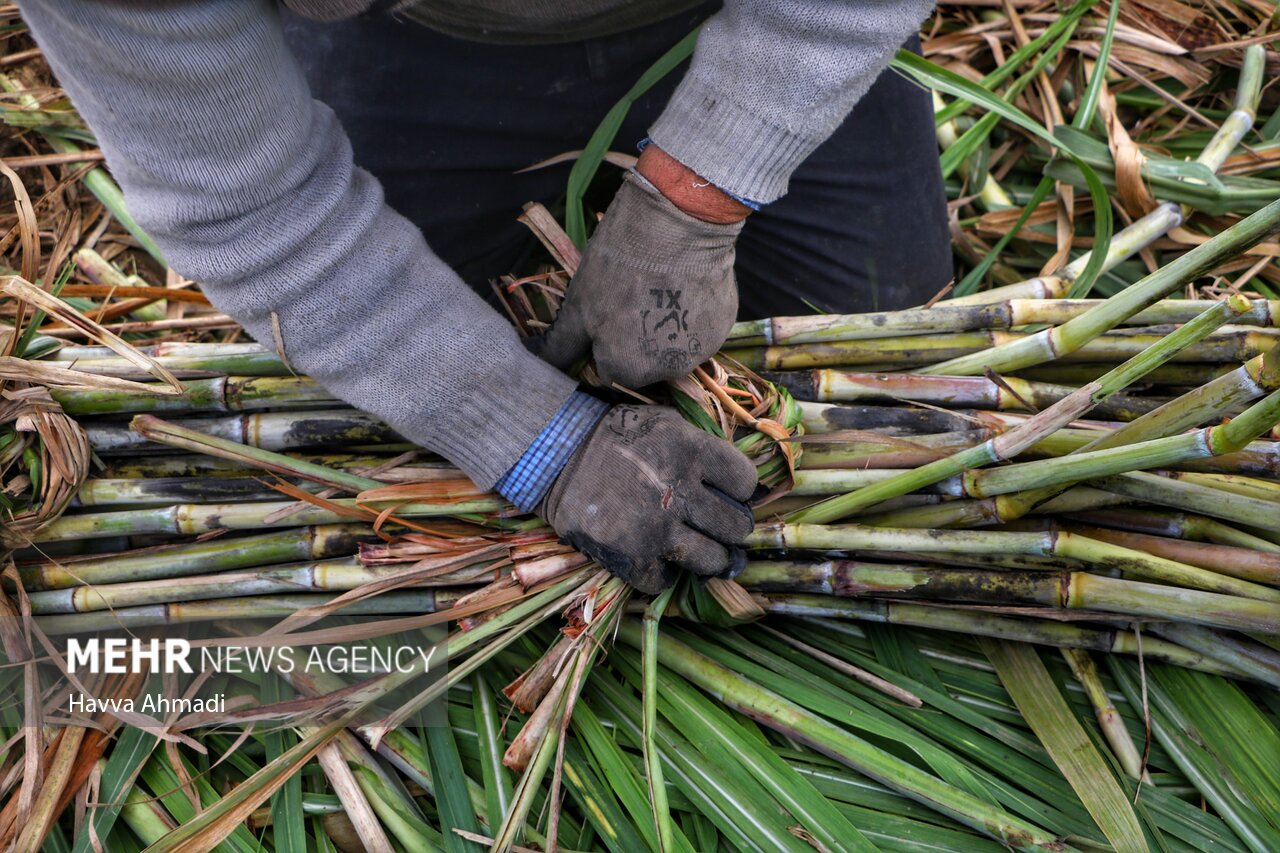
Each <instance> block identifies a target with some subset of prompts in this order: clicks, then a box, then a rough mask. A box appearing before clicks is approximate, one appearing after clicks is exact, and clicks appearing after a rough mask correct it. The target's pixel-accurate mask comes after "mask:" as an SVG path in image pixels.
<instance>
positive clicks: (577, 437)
mask: <svg viewBox="0 0 1280 853" xmlns="http://www.w3.org/2000/svg"><path fill="white" fill-rule="evenodd" d="M608 411H609V404H608V403H605V402H603V401H601V400H597V399H596V398H595V397H592V396H591V395H590V394H583V393H582V392H581V391H575V392H574V393H573V394H571V395H570V396H569V399H568V400H566V401H565V403H564V405H563V406H561V407H560V411H558V412H556V413H555V415H554V416H553V417H552V418H551V422H550V423H549V424H547V426H546V427H545V428H544V429H543V430H542V432H541V433H539V434H538V437H537V438H535V439H534V440H533V444H531V445H529V449H528V450H526V451H525V452H524V455H523V456H521V457H520V458H519V459H518V460H517V461H516V464H515V465H512V466H511V469H510V470H509V471H507V473H506V474H504V475H503V476H502V479H500V480H498V483H497V485H496V486H495V487H494V488H496V489H497V491H498V493H499V494H501V495H502V496H503V497H504V498H506V499H507V500H509V501H511V502H512V503H513V504H515V505H516V506H517V507H518V508H519V509H520V510H521V511H522V512H532V511H533V510H534V509H535V508H536V507H537V506H538V504H540V503H541V502H542V498H543V497H544V496H545V495H546V494H547V492H548V491H549V490H550V489H551V484H552V483H554V482H555V481H556V477H558V476H560V471H561V470H562V469H563V468H564V466H565V465H567V464H568V463H569V459H570V457H572V456H573V454H574V452H576V451H577V449H578V447H579V446H580V445H581V444H582V442H584V441H586V439H587V436H589V435H590V434H591V431H592V430H593V429H595V428H596V424H598V423H599V422H600V419H601V418H603V417H604V416H605V413H606V412H608Z"/></svg>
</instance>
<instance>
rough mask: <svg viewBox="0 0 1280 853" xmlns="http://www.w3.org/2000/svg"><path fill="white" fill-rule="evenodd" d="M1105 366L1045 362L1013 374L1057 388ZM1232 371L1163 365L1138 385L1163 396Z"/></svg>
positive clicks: (1210, 366) (1087, 377)
mask: <svg viewBox="0 0 1280 853" xmlns="http://www.w3.org/2000/svg"><path fill="white" fill-rule="evenodd" d="M1107 367H1108V366H1107V365H1105V364H1088V363H1081V362H1076V363H1069V362H1063V363H1059V362H1052V361H1051V362H1049V363H1048V364H1041V365H1037V366H1036V367H1029V368H1027V369H1026V370H1019V371H1018V372H1017V373H1016V374H1013V375H1015V376H1017V377H1019V378H1021V379H1026V380H1028V381H1031V382H1046V383H1049V384H1057V385H1073V386H1079V385H1084V384H1085V383H1086V382H1093V381H1095V380H1096V379H1097V378H1098V377H1099V376H1101V375H1102V374H1104V373H1106V372H1107ZM1234 369H1235V366H1234V365H1231V364H1214V363H1211V362H1205V363H1201V364H1198V363H1194V362H1180V363H1178V364H1166V365H1163V366H1161V367H1157V368H1156V369H1155V370H1153V371H1151V372H1150V373H1148V374H1147V375H1146V376H1144V377H1142V386H1143V387H1146V388H1151V389H1155V390H1156V391H1159V392H1160V393H1162V394H1167V393H1169V392H1170V391H1172V390H1173V389H1185V390H1190V389H1192V388H1199V387H1200V386H1201V385H1205V384H1207V383H1209V382H1212V381H1213V380H1215V379H1217V378H1218V377H1220V376H1222V375H1224V374H1226V373H1230V372H1231V371H1232V370H1234Z"/></svg>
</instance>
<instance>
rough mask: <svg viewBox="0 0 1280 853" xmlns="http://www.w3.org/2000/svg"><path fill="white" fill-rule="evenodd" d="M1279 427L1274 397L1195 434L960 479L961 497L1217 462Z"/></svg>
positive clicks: (1278, 401) (1279, 408) (1279, 401)
mask: <svg viewBox="0 0 1280 853" xmlns="http://www.w3.org/2000/svg"><path fill="white" fill-rule="evenodd" d="M1277 422H1280V391H1275V392H1272V393H1271V394H1270V395H1268V396H1267V397H1265V398H1263V400H1262V401H1260V402H1258V403H1256V404H1254V405H1253V406H1250V407H1249V408H1248V409H1246V410H1245V411H1244V412H1243V413H1241V414H1239V415H1237V416H1236V417H1234V418H1232V419H1231V420H1229V421H1227V422H1226V423H1225V424H1220V425H1218V426H1213V427H1207V428H1205V429H1202V430H1198V431H1196V432H1194V433H1187V434H1183V435H1174V436H1170V437H1168V438H1156V439H1152V440H1150V441H1141V442H1137V443H1134V444H1126V445H1123V446H1120V447H1110V448H1105V449H1102V450H1092V451H1081V452H1079V453H1074V454H1071V455H1069V456H1063V457H1058V458H1054V459H1043V460H1036V461H1032V462H1019V463H1015V464H1012V465H1007V466H1003V467H1000V468H990V469H985V470H980V471H967V472H965V473H964V475H963V476H962V481H963V492H964V494H965V495H967V496H969V497H990V496H992V495H1001V494H1008V493H1011V492H1019V491H1023V490H1026V489H1038V488H1045V487H1049V486H1057V485H1062V484H1066V483H1078V482H1081V481H1083V480H1089V479H1093V478H1095V477H1106V476H1110V475H1113V474H1122V473H1124V472H1127V471H1138V470H1144V469H1149V468H1166V467H1171V466H1175V465H1179V464H1181V463H1184V462H1189V461H1192V460H1196V459H1204V458H1207V457H1212V456H1221V455H1223V454H1226V453H1234V452H1237V451H1239V450H1242V449H1243V448H1244V447H1245V446H1246V445H1247V444H1248V443H1249V442H1250V441H1252V440H1253V439H1254V438H1256V437H1257V436H1259V435H1262V434H1263V433H1265V432H1267V431H1268V430H1270V429H1271V428H1272V427H1273V426H1274V425H1275V424H1276V423H1277ZM1193 482H1194V480H1193ZM1219 488H1223V486H1219ZM1271 497H1272V499H1276V498H1280V491H1277V492H1273V493H1271Z"/></svg>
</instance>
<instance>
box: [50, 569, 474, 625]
mask: <svg viewBox="0 0 1280 853" xmlns="http://www.w3.org/2000/svg"><path fill="white" fill-rule="evenodd" d="M496 562H497V561H496V560H495V559H493V558H488V559H479V560H477V561H476V562H474V563H472V564H461V565H459V566H458V567H457V568H456V569H454V570H453V571H450V572H449V573H448V574H444V575H437V576H435V577H432V578H429V579H420V580H416V581H414V582H413V583H410V584H406V585H405V586H406V587H413V588H424V587H433V588H436V587H457V586H466V585H476V584H480V583H487V582H489V581H491V580H493V568H492V567H493V566H494V564H495V563H496ZM404 571H405V569H404V567H401V566H365V565H364V564H362V563H361V562H360V560H359V559H358V558H356V557H344V558H341V559H334V560H321V561H317V562H306V563H297V564H291V565H281V566H272V567H270V568H262V569H255V570H252V571H230V572H224V573H221V574H217V575H198V576H184V577H180V578H162V579H157V580H146V581H136V582H129V583H114V584H100V585H97V586H75V587H70V588H67V589H56V590H45V591H41V592H32V593H31V594H30V596H29V597H30V600H31V612H32V613H34V614H36V615H41V616H43V615H47V614H54V613H87V612H90V611H94V610H118V609H122V608H127V607H139V606H144V605H148V604H164V603H166V602H179V601H200V600H202V599H209V598H225V597H227V591H228V589H233V590H234V591H235V593H236V595H246V596H268V595H285V594H294V593H307V592H347V591H348V590H353V589H357V588H359V587H361V586H364V585H365V584H371V583H375V582H377V581H383V580H387V579H389V578H394V577H396V576H397V575H400V574H403V573H404ZM451 595H452V596H453V597H454V598H457V597H461V596H462V595H463V593H462V592H458V591H453V592H449V591H447V590H439V591H438V593H437V596H436V604H437V606H440V607H444V606H446V604H447V603H448V602H450V601H452V600H453V598H450V596H451Z"/></svg>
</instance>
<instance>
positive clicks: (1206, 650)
mask: <svg viewBox="0 0 1280 853" xmlns="http://www.w3.org/2000/svg"><path fill="white" fill-rule="evenodd" d="M1152 630H1153V631H1155V632H1156V633H1157V634H1159V635H1160V636H1162V637H1164V638H1165V639H1167V640H1170V641H1171V642H1174V643H1177V644H1178V645H1180V646H1185V647H1186V648H1188V649H1191V650H1192V651H1197V652H1200V653H1201V654H1203V655H1205V656H1206V657H1210V658H1213V659H1214V660H1216V661H1220V662H1222V663H1224V664H1226V665H1227V666H1229V667H1231V668H1232V669H1235V670H1238V671H1240V672H1242V673H1244V674H1245V675H1247V676H1249V677H1250V678H1252V679H1254V680H1255V681H1257V682H1259V683H1261V684H1266V685H1268V686H1270V687H1272V688H1277V689H1280V653H1277V652H1276V650H1275V649H1270V648H1267V647H1266V646H1264V645H1261V644H1260V643H1251V642H1249V641H1248V640H1245V639H1243V638H1241V637H1240V636H1239V635H1234V634H1224V633H1222V632H1221V631H1214V630H1212V629H1210V628H1204V627H1201V626H1200V625H1180V624H1175V623H1169V624H1161V625H1153V626H1152Z"/></svg>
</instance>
